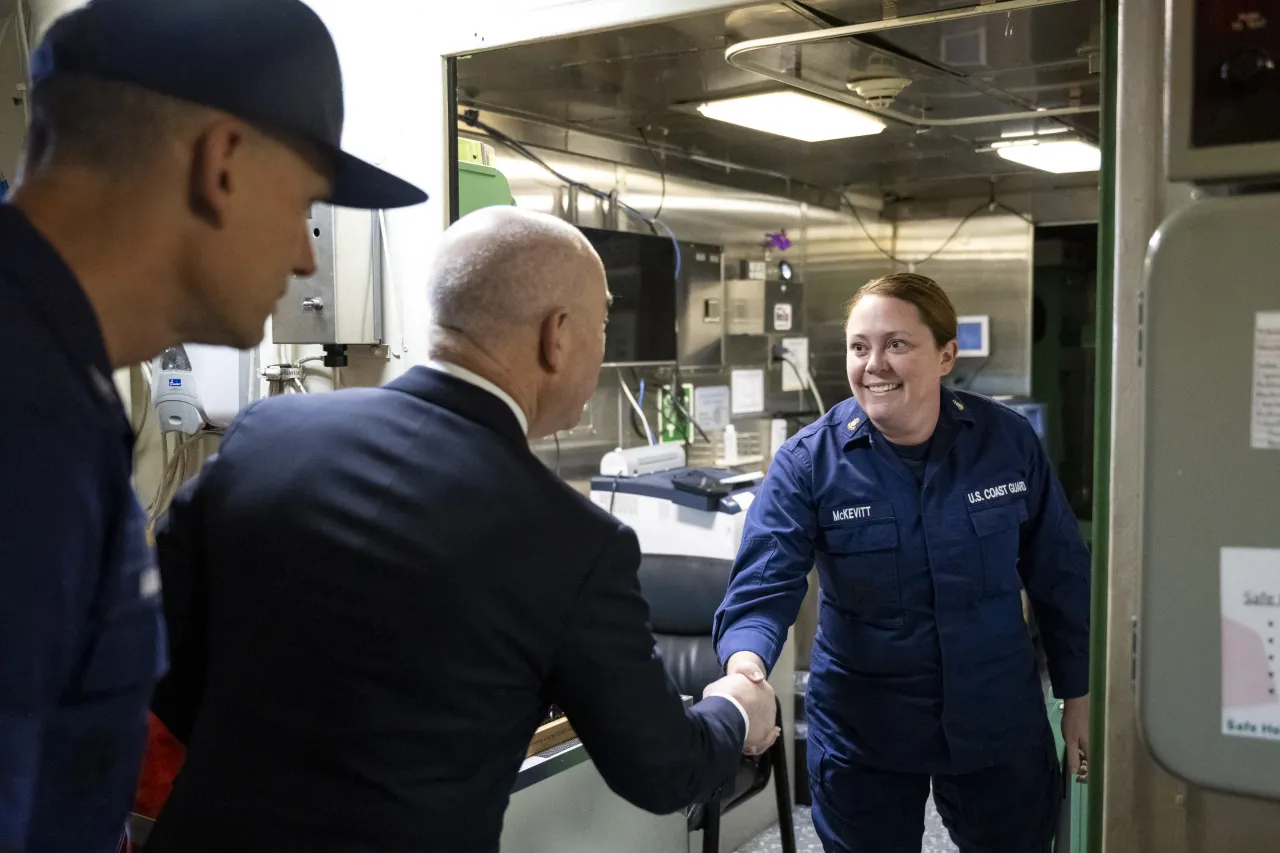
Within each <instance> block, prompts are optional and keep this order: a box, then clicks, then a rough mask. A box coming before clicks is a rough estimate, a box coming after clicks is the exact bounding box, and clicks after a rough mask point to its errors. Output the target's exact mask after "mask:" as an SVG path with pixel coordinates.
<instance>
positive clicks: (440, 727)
mask: <svg viewBox="0 0 1280 853" xmlns="http://www.w3.org/2000/svg"><path fill="white" fill-rule="evenodd" d="M157 544H158V547H159V553H160V562H161V569H162V574H163V581H164V584H165V593H166V609H167V615H168V617H169V621H170V623H171V639H172V644H173V669H172V671H171V673H170V675H169V676H168V677H167V678H166V680H165V681H164V682H163V684H162V685H161V687H160V688H159V690H158V692H157V695H156V700H155V703H154V708H155V710H156V713H157V715H158V716H160V717H161V719H163V720H164V721H165V722H166V724H168V725H169V726H170V728H171V729H172V730H173V731H174V732H175V734H177V735H178V737H179V738H180V739H182V740H184V741H185V742H186V743H187V745H188V749H189V751H188V755H187V761H186V765H185V767H184V768H183V770H182V772H181V773H180V774H179V776H178V778H177V781H176V784H175V786H174V790H173V793H172V795H171V796H170V798H169V801H168V804H167V805H166V806H165V808H164V810H163V812H162V813H161V816H160V819H159V821H158V822H157V825H156V827H155V830H154V833H153V835H152V841H151V843H150V844H149V845H148V853H200V851H214V850H217V851H219V853H222V851H226V850H236V851H239V852H240V853H243V851H256V850H262V851H267V850H270V851H279V850H306V851H309V853H324V851H343V853H348V851H365V850H379V851H436V850H439V851H448V853H467V851H495V850H497V848H498V837H499V834H500V831H501V825H502V815H503V811H504V810H505V808H506V805H507V801H508V799H509V794H510V791H511V789H512V786H513V784H514V782H515V778H516V773H517V770H518V768H519V766H520V763H521V761H522V760H523V758H524V756H525V751H526V749H527V747H528V745H529V741H530V738H531V737H532V735H533V732H534V729H535V728H536V726H537V724H538V722H539V720H540V718H541V716H542V715H543V714H544V713H545V711H546V709H547V706H548V704H550V703H554V704H555V705H557V706H559V707H560V708H562V709H563V710H564V711H565V712H566V714H567V715H568V716H569V718H570V721H571V722H572V724H573V726H574V729H575V730H576V731H577V733H578V735H579V736H580V737H581V739H582V741H583V743H584V744H585V745H586V748H587V750H588V752H589V753H590V755H591V757H592V760H593V761H594V762H595V764H596V766H597V767H598V768H599V770H600V773H601V774H602V775H603V776H604V779H605V780H606V782H608V784H609V786H610V787H611V788H613V790H614V791H616V792H617V793H618V794H620V795H621V796H623V797H625V798H627V799H628V800H630V801H631V802H633V803H635V804H636V805H638V806H640V807H641V808H644V809H647V810H650V811H653V812H659V813H665V812H672V811H675V810H677V809H680V808H682V807H684V806H685V805H687V804H689V803H691V802H693V801H697V800H703V799H707V798H709V797H710V796H712V795H713V794H714V792H715V790H716V789H717V788H718V787H719V786H720V785H721V784H722V783H723V782H724V781H725V780H726V779H727V778H728V777H729V776H730V775H731V774H732V773H733V771H734V770H735V768H736V766H737V765H738V763H739V761H740V759H741V754H742V743H743V735H744V724H743V720H742V716H741V714H740V713H739V712H738V710H737V709H736V708H735V707H734V706H733V705H732V703H730V702H728V701H726V700H724V699H721V698H712V699H709V700H706V701H704V702H701V703H699V704H698V705H696V706H694V708H693V709H692V710H686V709H685V707H684V705H683V703H682V701H681V699H680V696H679V694H678V692H677V691H676V689H675V688H674V687H673V685H672V684H671V682H670V681H669V679H668V678H667V676H666V675H665V673H664V671H663V666H662V663H661V661H660V660H659V659H658V657H657V656H656V653H655V651H654V640H653V637H652V635H651V633H650V630H649V626H648V609H647V606H646V604H645V601H644V599H643V598H641V595H640V587H639V583H638V581H637V569H638V565H639V560H640V555H639V548H638V546H637V543H636V539H635V535H634V534H633V533H632V532H631V531H630V530H629V529H627V528H626V527H625V526H623V525H621V524H619V523H618V521H617V520H616V519H614V518H613V517H612V516H610V515H608V514H607V513H605V512H603V511H602V510H600V509H599V508H597V507H595V506H594V505H592V504H591V503H590V502H589V501H588V500H586V499H585V498H584V497H582V496H581V495H579V494H578V493H576V492H574V491H573V490H572V489H571V488H569V486H567V485H566V484H565V483H563V482H562V481H560V480H559V478H557V477H556V476H555V475H554V474H553V473H552V472H551V471H549V470H547V468H546V466H544V465H543V464H542V463H541V462H540V461H539V460H538V459H537V457H535V456H534V455H533V454H532V452H530V450H529V446H528V443H527V441H526V439H525V438H524V436H523V435H521V432H520V428H519V426H518V424H517V421H516V419H515V417H514V415H513V414H512V412H511V411H510V409H508V408H507V407H506V406H505V405H504V404H503V403H502V402H501V401H500V400H499V399H498V398H496V397H494V396H493V395H491V394H489V393H487V392H485V391H483V390H481V389H479V388H476V387H474V386H472V385H469V384H467V383H465V382H462V381H461V380H458V379H455V378H453V377H451V376H448V375H445V374H442V373H438V372H435V371H432V370H429V369H427V368H422V367H419V368H414V369H413V370H411V371H410V372H409V373H408V374H406V375H405V376H404V377H402V378H401V379H399V380H397V381H395V382H393V383H391V384H390V385H389V386H387V387H385V388H379V389H360V390H350V391H343V392H340V393H337V394H326V395H290V396H282V397H278V398H275V399H271V400H267V401H264V402H262V403H260V404H258V405H255V406H254V407H252V408H251V409H250V410H249V411H248V412H247V413H245V414H244V416H242V418H241V419H240V420H239V421H238V422H237V424H236V425H235V426H233V427H232V429H231V430H230V431H229V432H228V434H227V435H226V437H225V438H224V441H223V444H222V448H221V452H220V453H219V455H218V456H217V458H216V459H215V460H213V461H212V462H210V463H209V464H207V465H206V467H205V469H204V470H203V471H202V473H201V476H200V477H199V478H198V480H197V481H195V482H194V483H192V484H191V485H190V486H189V487H188V488H186V489H185V490H184V491H183V492H182V494H181V495H180V497H179V498H178V499H177V500H176V501H175V503H174V505H173V507H172V509H171V511H170V513H169V515H168V517H167V519H166V521H165V522H164V523H163V524H162V525H161V529H160V530H159V531H158V536H157ZM547 819H548V820H553V819H555V818H554V817H553V816H551V815H548V816H547Z"/></svg>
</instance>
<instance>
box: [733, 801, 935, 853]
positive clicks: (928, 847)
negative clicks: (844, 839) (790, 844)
mask: <svg viewBox="0 0 1280 853" xmlns="http://www.w3.org/2000/svg"><path fill="white" fill-rule="evenodd" d="M795 822H796V851H797V853H822V842H821V841H819V840H818V836H817V835H816V834H815V833H814V831H813V821H812V820H810V819H809V809H808V808H807V807H805V806H799V807H797V808H796V818H795ZM781 850H782V844H781V842H780V841H779V840H778V828H777V827H774V828H773V829H770V830H768V831H766V832H764V833H762V834H761V835H760V836H758V837H757V838H755V839H754V840H752V841H751V842H749V843H748V844H747V845H746V846H745V847H742V848H740V849H739V850H738V853H780V851H781ZM920 853H956V846H955V845H954V844H952V843H951V837H950V836H949V835H947V830H946V829H945V828H944V827H943V826H942V818H940V817H938V812H937V811H935V810H934V808H933V799H932V798H930V800H929V806H928V809H927V810H926V811H925V815H924V838H923V840H922V842H921V847H920Z"/></svg>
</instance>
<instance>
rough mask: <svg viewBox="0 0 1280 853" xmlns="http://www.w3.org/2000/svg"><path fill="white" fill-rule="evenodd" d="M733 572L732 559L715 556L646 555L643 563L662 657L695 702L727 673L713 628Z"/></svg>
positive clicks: (643, 582) (643, 586) (646, 594)
mask: <svg viewBox="0 0 1280 853" xmlns="http://www.w3.org/2000/svg"><path fill="white" fill-rule="evenodd" d="M732 568H733V561H732V560H718V559H713V558H709V557H688V556H683V555H671V554H645V555H644V556H643V557H642V558H641V560H640V590H641V592H642V593H643V595H644V597H645V600H646V601H647V602H648V603H649V619H650V623H651V628H652V630H653V634H654V637H655V638H656V640H657V644H658V653H659V654H660V655H661V656H662V660H663V663H664V665H665V666H666V669H667V673H668V674H669V675H670V676H671V679H672V680H673V681H674V682H675V683H676V687H677V688H679V690H680V691H681V692H682V693H686V694H688V695H690V696H693V697H694V698H695V699H697V698H701V696H702V690H703V688H704V687H706V686H707V685H708V684H710V683H711V682H712V681H715V680H716V679H717V678H719V677H720V676H721V675H722V674H723V672H722V670H721V668H720V662H719V660H718V659H717V658H716V651H715V646H714V644H713V643H712V628H713V623H714V621H715V615H716V609H717V608H718V607H719V606H720V602H721V601H723V600H724V594H725V590H726V589H727V588H728V586H729V572H730V570H731V569H732Z"/></svg>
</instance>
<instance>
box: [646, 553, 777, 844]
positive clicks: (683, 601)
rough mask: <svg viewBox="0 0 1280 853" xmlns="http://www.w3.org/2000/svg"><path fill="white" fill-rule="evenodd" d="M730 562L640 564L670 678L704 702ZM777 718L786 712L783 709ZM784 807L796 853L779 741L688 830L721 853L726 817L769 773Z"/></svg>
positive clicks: (747, 760) (744, 768) (698, 808)
mask: <svg viewBox="0 0 1280 853" xmlns="http://www.w3.org/2000/svg"><path fill="white" fill-rule="evenodd" d="M732 567H733V562H732V561H731V560H716V559H710V558H705V557H684V556H666V555H656V554H646V555H645V556H644V557H643V559H642V561H641V564H640V587H641V590H642V592H643V593H644V597H645V599H646V600H647V601H648V603H649V612H650V620H651V622H652V627H653V634H654V638H655V639H656V640H657V646H658V653H659V654H660V655H661V656H662V661H663V663H664V665H665V666H666V670H667V673H668V674H669V675H670V676H671V679H672V681H674V682H675V684H676V687H677V688H678V689H679V690H680V692H681V693H684V694H686V695H689V696H693V697H694V698H695V699H699V698H701V697H702V691H703V689H704V688H706V686H707V685H708V684H710V683H711V682H713V681H715V680H716V679H718V678H720V677H721V675H723V674H724V673H723V671H722V670H721V668H720V661H719V660H718V659H717V657H716V650H715V644H714V643H713V642H712V636H711V631H712V622H713V620H714V617H715V612H716V608H717V607H719V606H720V602H721V600H723V598H724V592H725V589H726V588H727V587H728V584H729V570H730V569H731V568H732ZM778 719H779V721H781V719H782V705H781V703H779V704H778ZM771 773H772V774H775V775H776V777H777V784H776V785H775V786H774V790H775V793H776V798H777V804H778V828H779V829H780V830H781V832H782V850H783V853H795V850H796V836H795V826H794V824H793V822H792V814H791V795H790V792H789V788H790V785H789V783H788V772H787V751H786V744H785V743H784V742H783V738H778V740H777V741H776V742H775V743H774V745H773V746H772V747H770V748H769V750H768V751H767V752H765V753H764V754H763V755H759V756H746V755H744V756H743V757H742V764H741V765H740V766H739V768H738V773H737V775H736V776H735V777H734V778H733V780H732V781H731V782H730V783H729V784H728V785H727V786H726V788H725V789H724V791H723V792H722V793H721V795H720V797H719V798H717V799H715V800H713V801H711V802H708V803H700V804H698V805H695V806H694V807H693V808H692V809H690V811H689V831H690V832H696V831H698V830H702V853H718V851H719V849H720V818H721V816H722V815H724V814H725V813H727V812H729V811H732V810H733V809H734V808H736V807H738V806H739V805H741V804H743V803H744V802H746V801H747V800H749V799H750V798H751V797H754V796H755V795H756V794H758V793H760V792H761V791H763V790H764V789H765V788H767V787H768V786H769V776H770V774H771Z"/></svg>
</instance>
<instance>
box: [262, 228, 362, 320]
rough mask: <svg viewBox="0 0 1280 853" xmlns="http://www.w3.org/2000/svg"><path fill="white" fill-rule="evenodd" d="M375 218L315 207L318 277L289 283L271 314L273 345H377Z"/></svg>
mask: <svg viewBox="0 0 1280 853" xmlns="http://www.w3.org/2000/svg"><path fill="white" fill-rule="evenodd" d="M378 224H379V221H378V218H377V214H376V213H374V212H372V211H367V210H350V209H346V208H334V207H331V206H329V205H327V204H317V205H315V206H313V208H312V211H311V217H310V218H309V219H308V220H307V228H308V230H309V231H310V233H311V242H312V247H313V251H314V252H315V259H316V273H315V275H313V276H310V277H308V278H297V277H294V278H291V279H290V280H289V287H288V289H287V290H286V291H285V294H284V296H283V297H281V299H280V301H279V302H277V303H276V310H275V312H274V313H273V314H272V315H271V339H272V341H273V342H275V343H277V344H380V343H382V341H383V334H382V297H383V294H382V255H383V252H382V240H381V231H380V229H379V227H378Z"/></svg>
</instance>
